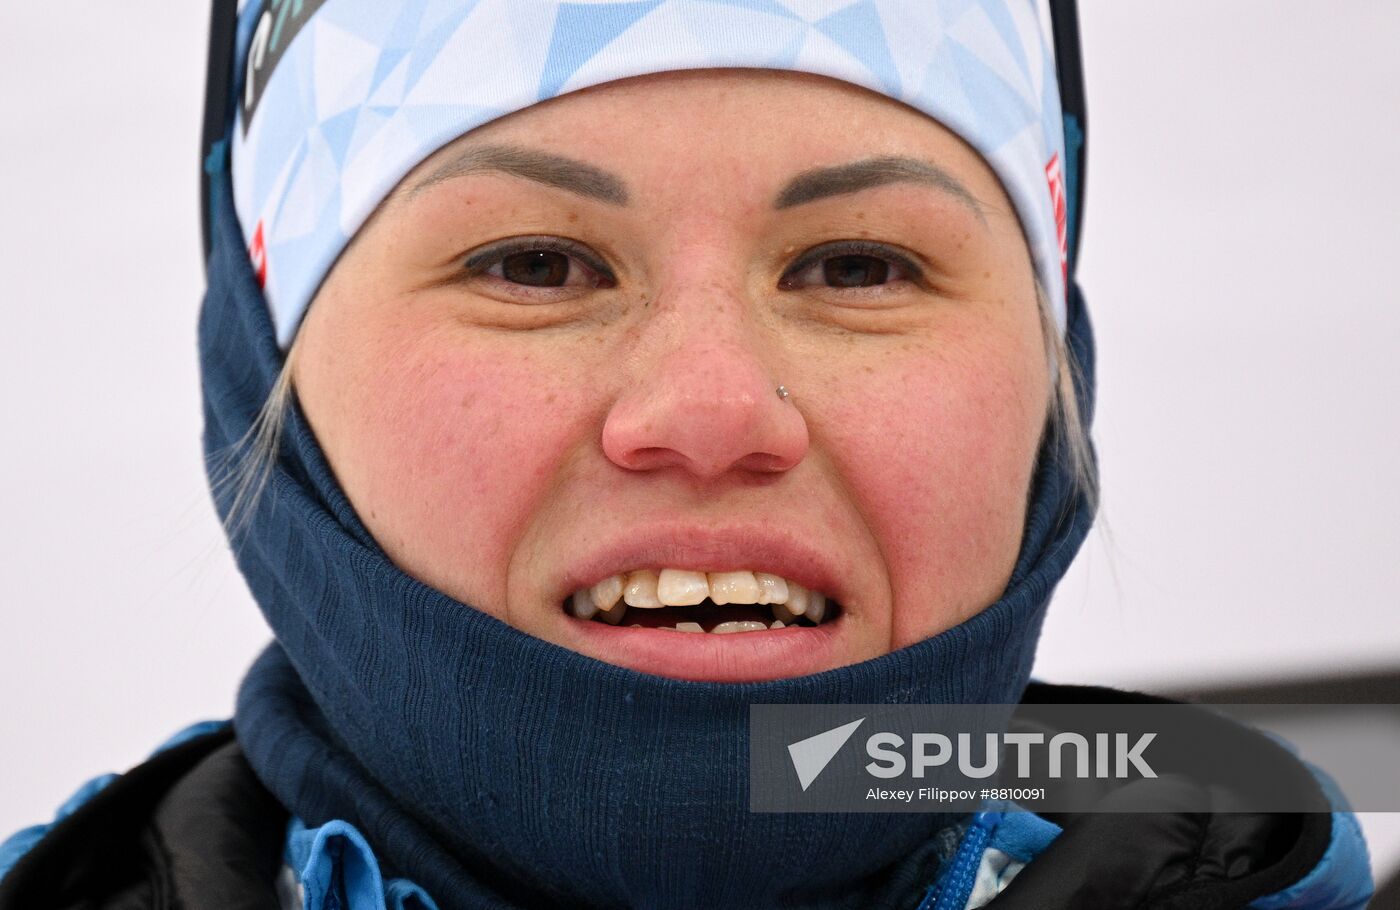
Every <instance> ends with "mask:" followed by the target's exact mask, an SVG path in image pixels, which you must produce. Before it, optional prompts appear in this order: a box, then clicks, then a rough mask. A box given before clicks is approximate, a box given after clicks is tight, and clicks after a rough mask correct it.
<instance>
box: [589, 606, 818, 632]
mask: <svg viewBox="0 0 1400 910" xmlns="http://www.w3.org/2000/svg"><path fill="white" fill-rule="evenodd" d="M827 606H828V609H826V610H824V611H823V612H824V615H822V616H821V617H820V620H819V621H818V622H813V621H812V619H811V617H808V616H805V615H802V616H794V615H793V614H792V613H791V612H789V611H788V610H787V609H786V607H785V605H783V604H772V605H770V606H768V607H767V608H766V609H765V607H763V606H762V605H759V604H752V605H750V604H734V605H731V606H727V607H720V606H717V605H716V604H714V603H713V602H712V601H710V600H708V599H707V600H705V601H703V602H702V603H701V604H699V605H696V606H694V607H659V608H651V609H648V608H644V607H637V608H633V609H629V608H628V605H627V604H626V603H624V602H623V601H620V600H619V601H618V602H617V603H616V604H614V605H613V607H612V609H610V610H598V611H597V612H596V613H593V614H592V615H591V616H590V617H589V618H590V619H591V620H593V621H595V622H602V623H607V624H608V625H612V626H617V625H624V622H623V619H624V617H626V618H627V619H632V620H635V619H637V618H638V615H639V614H640V615H641V616H646V617H648V618H656V619H660V618H661V617H660V616H659V615H657V614H658V610H671V611H673V613H674V612H679V613H680V614H681V616H682V617H684V618H682V619H681V620H680V621H678V622H676V623H675V624H674V625H662V624H657V625H648V624H643V623H639V622H628V623H625V625H627V626H628V627H630V628H653V629H663V630H666V631H668V632H689V633H695V632H699V633H702V634H710V635H729V634H734V633H739V632H765V631H776V630H778V629H785V628H794V627H801V628H808V629H811V628H815V627H816V626H818V625H821V624H822V623H824V622H826V621H828V620H830V619H832V618H833V617H834V616H835V615H837V614H838V613H839V606H838V605H837V604H836V603H835V602H834V601H828V602H827ZM750 607H751V608H752V609H751V610H750V616H752V615H753V614H754V613H757V612H759V611H763V612H771V616H772V618H771V620H768V621H759V620H757V619H753V618H750V619H727V620H725V619H721V620H720V621H717V622H716V621H715V620H716V619H717V618H718V617H715V616H713V615H709V616H707V615H703V614H713V613H716V612H729V613H730V615H733V613H732V612H730V611H731V610H732V609H746V608H750ZM565 612H566V613H570V615H573V616H574V617H575V618H579V619H582V618H583V617H582V616H578V615H577V614H576V613H571V612H570V611H569V608H568V602H567V601H566V602H565ZM697 613H699V614H702V615H699V616H697V615H696V614H697ZM741 615H742V614H741ZM667 618H668V619H669V618H670V617H669V616H667ZM696 619H705V620H706V622H705V623H704V624H702V623H700V622H697V621H696ZM707 625H708V626H709V629H708V631H707V630H706V626H707Z"/></svg>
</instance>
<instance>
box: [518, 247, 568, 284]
mask: <svg viewBox="0 0 1400 910" xmlns="http://www.w3.org/2000/svg"><path fill="white" fill-rule="evenodd" d="M501 275H502V276H503V277H504V278H505V279H506V280H507V281H513V282H515V283H516V284H524V285H529V286H531V287H537V288H551V287H553V288H557V287H562V286H563V284H564V282H566V281H567V280H568V279H569V257H568V256H566V255H564V254H563V253H556V252H553V251H552V250H529V251H527V252H524V253H512V254H510V255H509V256H506V257H505V258H504V259H502V260H501Z"/></svg>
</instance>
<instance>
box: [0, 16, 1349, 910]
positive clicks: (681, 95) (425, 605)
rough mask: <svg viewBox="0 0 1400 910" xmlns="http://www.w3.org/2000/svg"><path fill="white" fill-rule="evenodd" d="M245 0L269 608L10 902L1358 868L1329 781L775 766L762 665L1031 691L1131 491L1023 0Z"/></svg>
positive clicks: (232, 488) (1055, 890)
mask: <svg viewBox="0 0 1400 910" xmlns="http://www.w3.org/2000/svg"><path fill="white" fill-rule="evenodd" d="M1060 6H1061V12H1060V18H1059V19H1058V20H1057V22H1058V25H1059V29H1060V32H1061V34H1062V40H1067V39H1063V36H1064V35H1065V34H1069V35H1072V33H1073V18H1072V15H1071V14H1072V7H1068V8H1066V7H1065V6H1064V5H1063V4H1061V5H1060ZM1066 17H1068V18H1066ZM216 21H217V20H216ZM1066 23H1068V24H1066ZM226 37H227V38H228V42H227V44H230V45H232V57H233V65H232V67H231V71H232V72H233V73H234V74H235V76H234V79H233V83H234V84H233V86H232V89H233V91H232V93H227V92H225V91H223V88H224V86H222V84H221V83H220V82H219V80H218V79H217V78H215V79H214V80H213V86H214V87H213V89H212V90H211V101H212V103H211V110H212V111H213V112H214V114H213V116H212V118H211V123H212V124H213V127H212V129H211V132H210V136H209V140H210V145H209V149H208V152H209V153H208V155H207V157H206V170H207V173H208V181H209V187H208V190H209V199H208V202H209V223H208V229H209V232H210V237H209V240H210V243H209V252H210V257H209V262H208V277H209V292H208V295H207V297H206V299H205V303H204V308H203V311H202V314H201V323H200V352H201V365H202V369H203V375H204V382H205V385H204V396H205V407H206V421H207V422H206V438H205V444H206V448H207V451H208V454H209V457H210V479H211V483H212V485H213V488H214V493H215V500H216V504H217V506H218V508H219V510H220V513H221V515H222V516H223V518H224V520H225V523H226V527H227V529H228V532H229V536H230V539H231V542H232V543H233V546H234V550H235V553H236V556H237V558H238V561H239V567H240V569H241V570H242V571H243V573H244V575H245V577H246V578H247V580H248V583H249V587H250V589H251V590H252V592H253V594H254V596H255V598H256V599H257V601H258V603H259V605H260V606H261V608H262V609H263V611H264V613H265V615H266V617H267V619H268V621H269V623H270V625H271V626H272V628H273V630H274V632H275V634H276V637H277V640H276V642H275V643H274V644H272V645H271V646H270V647H269V648H268V650H267V651H266V652H265V654H264V655H263V656H262V657H261V658H260V659H259V660H258V662H257V664H256V665H255V666H254V667H253V669H252V670H251V671H250V673H249V675H248V677H247V679H246V681H245V682H244V685H243V688H242V690H241V692H240V695H239V702H238V708H237V713H236V716H235V718H234V723H233V726H232V730H230V729H229V728H227V727H219V728H217V729H213V730H210V729H200V730H198V731H195V732H194V733H193V734H192V735H191V736H189V737H186V738H184V739H183V740H182V742H181V743H180V744H178V745H175V746H174V747H172V748H170V749H167V750H165V751H163V752H162V753H160V754H159V755H158V756H157V757H156V758H155V759H154V760H153V761H152V762H151V763H150V764H148V765H145V766H142V768H140V769H138V770H137V771H135V772H132V774H129V775H127V776H125V777H123V778H121V779H120V780H119V781H117V782H116V783H112V784H110V785H109V786H108V787H107V788H106V789H105V790H104V791H103V792H102V793H101V794H100V795H99V796H97V797H95V798H93V799H92V800H91V801H90V802H88V803H87V804H86V805H85V806H84V807H83V808H82V809H81V810H79V811H78V812H77V814H75V815H74V816H72V818H71V819H69V820H68V821H66V822H64V823H63V824H61V825H59V826H58V827H57V828H56V829H55V831H54V832H52V833H49V834H47V835H46V836H44V837H43V839H42V840H39V841H38V844H39V845H38V847H35V848H34V849H33V850H32V851H30V852H29V853H28V855H27V856H26V857H25V859H24V860H22V861H20V865H18V866H16V867H15V869H14V872H13V874H12V875H10V876H8V877H7V879H6V880H5V881H4V882H3V883H0V907H5V908H8V907H9V906H26V907H29V906H37V904H35V903H32V902H30V901H31V899H32V898H34V897H35V895H39V894H46V895H47V894H48V893H51V892H52V891H54V890H55V889H56V890H58V891H61V892H62V898H63V899H64V900H67V901H68V902H69V904H64V905H65V906H66V905H73V906H77V905H80V904H79V902H80V901H83V900H87V899H89V898H92V897H93V896H94V895H95V896H98V897H99V898H100V899H101V900H103V901H107V903H105V904H103V905H104V906H107V905H111V906H115V905H116V904H117V903H118V902H119V901H124V902H125V903H122V905H123V906H136V905H139V906H147V905H150V906H159V905H161V904H159V901H160V900H162V899H163V896H164V895H168V894H175V895H177V897H178V902H179V903H181V905H182V906H190V907H203V906H211V905H212V904H211V901H218V900H222V901H225V903H224V904H221V906H232V905H234V903H235V902H238V903H239V905H244V904H246V905H250V906H251V905H258V906H263V905H269V904H271V905H276V904H278V903H280V904H281V905H282V906H285V907H302V908H306V910H330V908H346V907H348V908H351V910H362V908H382V907H386V906H387V907H395V908H399V910H407V908H419V910H422V908H434V907H440V908H444V910H449V908H468V907H473V908H474V907H483V906H489V907H539V906H569V907H574V906H597V907H604V906H608V907H615V906H635V907H717V906H723V907H769V906H785V907H847V906H862V907H908V908H913V907H916V906H917V907H921V908H936V910H945V908H964V907H974V906H982V905H984V904H987V903H990V902H995V903H996V905H997V906H998V907H1007V908H1010V910H1015V908H1017V907H1032V906H1033V907H1041V908H1044V907H1058V906H1075V907H1082V906H1144V907H1147V906H1160V907H1165V906H1185V904H1182V903H1181V902H1180V901H1181V900H1183V899H1185V900H1188V901H1189V900H1194V899H1197V898H1199V899H1200V900H1201V901H1204V903H1200V904H1193V905H1199V906H1221V907H1224V906H1244V905H1245V903H1246V902H1250V901H1254V900H1256V899H1261V898H1262V899H1266V900H1275V903H1273V904H1262V905H1259V906H1274V907H1283V906H1290V907H1297V908H1302V907H1311V908H1324V907H1335V908H1341V907H1350V906H1354V905H1355V903H1354V898H1355V897H1356V895H1357V894H1360V893H1361V892H1362V891H1364V889H1365V887H1366V886H1367V884H1368V882H1367V880H1366V877H1365V876H1364V875H1362V874H1361V873H1359V872H1358V871H1357V869H1358V866H1357V863H1358V862H1360V863H1364V854H1359V853H1358V851H1361V850H1364V848H1362V847H1361V845H1360V842H1359V839H1358V838H1357V837H1356V835H1355V833H1354V823H1351V822H1349V821H1348V820H1349V818H1350V816H1349V815H1347V814H1346V813H1343V812H1338V813H1336V815H1335V819H1336V821H1335V822H1334V820H1333V819H1334V816H1333V815H1332V814H1330V813H1328V812H1324V811H1315V812H1313V813H1310V814H1306V815H1281V816H1278V817H1269V816H1250V817H1246V818H1245V820H1243V821H1240V822H1238V823H1237V824H1224V825H1222V824H1217V823H1216V822H1215V821H1214V816H1212V815H1211V814H1209V813H1200V812H1195V813H1190V812H1186V811H1171V812H1166V813H1159V814H1157V815H1154V816H1151V817H1149V818H1148V820H1146V821H1143V820H1137V821H1135V822H1133V824H1130V825H1128V826H1127V827H1126V828H1124V826H1123V825H1122V824H1121V823H1120V822H1119V821H1117V820H1115V821H1113V822H1112V823H1111V824H1109V823H1103V822H1096V821H1095V820H1094V818H1093V817H1092V816H1086V819H1087V820H1085V819H1081V820H1079V821H1078V822H1076V821H1075V820H1074V819H1070V818H1065V817H1061V818H1059V819H1058V821H1057V820H1052V819H1050V818H1048V817H1041V816H1037V815H1033V814H1030V813H1027V812H1010V811H1007V812H1006V813H1005V814H1004V815H1003V813H1002V811H1001V809H1003V808H1008V807H1005V806H1001V804H991V803H989V804H988V805H986V806H984V807H983V808H984V810H985V811H982V812H980V813H978V814H977V815H976V816H975V817H974V816H972V815H969V814H968V813H964V812H958V811H954V810H952V809H948V810H947V811H936V812H923V813H906V812H899V813H888V814H884V813H871V814H864V813H860V814H840V813H831V812H790V813H783V812H756V811H751V810H750V805H751V802H750V797H751V796H752V794H751V793H750V792H749V788H750V780H749V776H748V770H749V761H750V753H749V751H748V749H749V746H750V741H749V734H750V729H751V728H750V723H751V715H750V708H751V707H752V706H755V705H807V704H830V703H845V704H857V705H859V704H867V705H874V704H881V705H919V704H973V705H997V704H1013V703H1015V702H1017V701H1019V700H1021V699H1022V698H1023V697H1027V683H1028V676H1029V671H1030V664H1031V660H1032V657H1033V654H1034V649H1035V641H1036V637H1037V635H1038V632H1039V629H1040V625H1041V622H1042V620H1043V617H1044V611H1045V608H1046V606H1047V603H1048V601H1049V597H1050V594H1051V592H1052V591H1053V589H1054V587H1055V584H1056V583H1057V582H1058V581H1059V579H1060V578H1061V576H1062V575H1063V573H1064V571H1065V568H1066V566H1067V565H1068V563H1069V560H1070V559H1071V558H1072V557H1073V554H1074V552H1075V551H1076V549H1077V548H1078V546H1079V545H1080V543H1081V541H1082V540H1083V538H1084V535H1085V533H1086V532H1087V530H1088V527H1089V524H1090V522H1091V520H1092V513H1093V506H1094V495H1093V494H1094V487H1093V468H1092V459H1091V457H1090V455H1089V450H1088V443H1087V431H1088V419H1089V408H1088V404H1089V402H1090V401H1091V400H1092V387H1093V386H1092V383H1093V379H1092V376H1093V374H1092V367H1093V361H1092V352H1093V345H1092V335H1091V332H1090V329H1089V324H1088V321H1087V317H1086V315H1085V312H1084V304H1083V300H1082V298H1081V297H1080V295H1079V294H1078V291H1077V289H1075V288H1074V287H1073V285H1072V282H1071V281H1070V280H1069V279H1070V278H1071V276H1072V265H1071V261H1070V258H1071V257H1070V253H1071V246H1070V238H1071V237H1072V236H1073V229H1072V227H1071V222H1072V221H1073V213H1071V212H1070V211H1069V210H1068V205H1069V201H1070V200H1073V199H1075V198H1076V194H1075V193H1074V192H1073V188H1074V186H1076V185H1077V181H1078V180H1079V179H1080V177H1081V175H1082V170H1081V169H1080V167H1079V164H1080V159H1079V156H1078V154H1077V152H1078V143H1079V141H1080V139H1081V138H1082V133H1081V132H1080V130H1081V129H1082V120H1081V119H1079V116H1078V115H1079V113H1080V112H1079V110H1078V108H1077V107H1074V106H1073V105H1071V108H1070V110H1069V111H1068V112H1067V113H1068V117H1066V116H1065V114H1066V112H1065V111H1062V109H1061V98H1060V95H1061V91H1060V87H1059V84H1058V82H1057V78H1056V71H1055V60H1054V58H1053V57H1052V56H1051V53H1050V47H1049V41H1048V40H1047V38H1046V35H1045V32H1044V29H1043V23H1042V22H1041V21H1040V20H1039V18H1038V16H1037V13H1036V4H1034V3H1031V2H1017V3H1003V2H1000V0H998V2H971V3H969V2H966V0H960V2H951V0H950V2H936V3H930V2H928V0H917V2H914V0H910V2H904V3H901V2H881V3H878V4H871V3H866V2H859V3H835V4H832V3H820V4H818V3H800V2H791V3H772V2H767V0H753V2H747V0H739V2H723V3H701V4H696V3H692V2H688V0H671V2H648V3H608V2H598V3H588V4H576V3H562V4H555V3H535V4H522V3H518V2H516V0H508V2H507V0H497V2H492V0H482V2H480V3H476V4H461V5H460V6H458V5H452V4H431V3H405V4H392V5H384V4H374V3H370V2H368V0H326V2H324V3H306V4H300V3H297V4H293V3H290V2H285V3H282V2H277V0H272V2H269V3H268V4H266V5H262V4H258V3H248V4H246V5H245V6H244V9H243V11H242V13H241V16H240V18H239V20H238V28H237V36H236V39H235V37H234V36H233V35H228V36H226ZM501 42H505V44H508V45H509V46H508V47H507V46H500V45H501ZM214 46H215V49H216V53H215V55H214V58H213V59H214V61H215V64H214V67H213V68H214V71H215V72H216V73H217V72H218V71H219V66H218V61H219V59H220V57H219V54H218V53H217V51H219V49H220V48H223V51H224V52H228V51H229V49H230V48H229V47H228V46H226V45H225V44H221V43H220V40H219V33H218V32H217V31H216V33H215V43H214ZM1064 47H1065V52H1066V53H1069V52H1070V51H1069V49H1070V48H1072V45H1070V44H1065V45H1064ZM484 48H485V49H486V50H483V49H484ZM1065 59H1066V58H1063V57H1062V59H1061V63H1062V66H1064V65H1065ZM240 79H241V81H240ZM1071 82H1073V80H1071ZM1075 91H1076V89H1075V88H1074V86H1073V84H1071V86H1070V87H1069V89H1068V94H1067V97H1069V98H1070V99H1071V101H1072V100H1073V96H1074V94H1075ZM225 95H227V96H228V97H230V98H234V99H237V103H236V108H237V110H235V111H232V112H229V113H228V114H227V115H222V114H221V113H220V112H221V111H223V106H222V102H223V100H224V98H225ZM1067 135H1068V136H1069V138H1070V143H1069V147H1068V148H1067V147H1066V136H1067ZM1067 171H1068V174H1069V177H1070V184H1071V185H1070V187H1068V188H1067V187H1066V181H1065V177H1066V172H1067ZM1075 694H1078V696H1079V697H1081V698H1091V699H1094V698H1097V699H1105V700H1111V701H1112V700H1119V699H1121V698H1123V697H1125V696H1123V695H1122V694H1121V693H1104V692H1100V691H1097V690H1094V691H1093V692H1091V693H1085V692H1078V693H1075ZM1032 697H1033V698H1040V699H1048V700H1056V699H1067V698H1069V697H1070V695H1069V694H1067V693H1059V694H1056V692H1055V691H1054V690H1053V687H1040V688H1039V689H1038V690H1037V691H1036V694H1034V695H1033V696H1032ZM1269 748H1273V749H1274V751H1276V752H1280V756H1278V757H1274V758H1273V759H1271V760H1273V761H1275V762H1278V763H1281V764H1283V765H1285V766H1286V767H1287V768H1288V769H1289V770H1290V772H1291V773H1293V774H1294V776H1295V777H1296V778H1302V779H1305V780H1306V781H1307V783H1306V785H1305V789H1306V790H1307V792H1308V794H1310V795H1312V796H1315V797H1316V798H1317V802H1316V805H1321V806H1324V807H1325V806H1326V805H1327V804H1326V802H1325V797H1324V796H1323V792H1322V788H1321V785H1320V784H1318V783H1316V782H1315V781H1313V779H1312V778H1311V777H1310V776H1308V775H1307V773H1306V772H1305V771H1304V770H1303V769H1302V767H1301V765H1300V764H1299V763H1298V762H1297V761H1296V760H1295V759H1292V758H1291V757H1288V756H1284V755H1282V754H1281V750H1278V749H1277V747H1272V746H1271V747H1269ZM1269 754H1270V755H1272V754H1273V753H1269ZM793 755H794V759H793V760H794V762H796V761H797V758H796V755H797V753H795V752H794V753H793ZM810 780H811V778H808V779H807V780H806V781H805V782H804V783H803V788H804V790H805V788H806V784H807V783H809V782H810ZM211 806H212V807H216V808H214V809H211V808H210V807H211ZM1179 808H1180V807H1179V806H1177V805H1176V804H1173V806H1172V809H1173V810H1176V809H1179ZM1115 818H1116V817H1115ZM1164 820H1165V822H1164ZM1060 822H1063V823H1064V824H1063V825H1061V824H1060ZM94 832H98V833H94ZM128 835H129V836H128ZM1106 840H1109V841H1112V842H1113V843H1115V844H1121V843H1128V842H1133V843H1136V844H1140V845H1141V847H1140V849H1137V850H1135V851H1134V852H1132V853H1131V854H1130V855H1128V856H1127V857H1113V859H1112V861H1102V862H1101V861H1100V858H1101V857H1100V853H1101V852H1102V851H1101V848H1102V844H1103V843H1104V842H1105V841H1106ZM1052 842H1053V844H1052ZM113 843H119V844H120V845H121V848H120V850H115V851H114V850H112V849H109V848H110V846H111V844H113ZM32 844H33V841H32V840H31V841H25V842H22V843H20V848H19V849H16V848H13V847H12V848H11V852H12V853H15V854H17V853H19V852H21V851H22V850H28V849H29V847H31V846H32ZM152 845H154V846H152ZM1324 855H1326V856H1328V857H1331V859H1330V860H1328V862H1330V863H1331V866H1330V867H1327V868H1330V869H1331V870H1334V871H1332V872H1330V873H1329V874H1328V875H1322V874H1321V873H1319V872H1318V871H1317V870H1319V869H1323V868H1324V867H1325V866H1326V863H1324V862H1323V857H1324ZM1358 856H1362V857H1363V858H1362V859H1358ZM1183 857H1184V858H1183ZM1339 857H1340V859H1339ZM66 867H67V868H66ZM3 868H4V866H3V865H0V870H2V869H3ZM55 868H66V871H65V874H64V875H63V876H57V875H55V874H54V873H53V870H54V869H55ZM73 868H76V869H77V870H78V871H77V872H73V871H72V869H73ZM1125 868H1126V869H1129V870H1131V871H1132V873H1133V874H1127V873H1126V872H1125ZM1023 869H1030V870H1031V871H1030V872H1027V873H1026V874H1024V875H1022V874H1021V872H1022V870H1023ZM1335 870H1341V871H1340V872H1337V871H1335ZM1329 876H1330V877H1329ZM1339 878H1340V879H1342V880H1343V884H1342V886H1341V887H1337V886H1336V882H1337V879H1339ZM60 879H61V881H60ZM1013 879H1015V881H1014V882H1013ZM1314 879H1317V880H1316V881H1314ZM1299 888H1303V890H1302V891H1300V890H1299ZM46 889H47V890H46ZM279 889H280V893H278V892H279ZM1290 889H1291V890H1290ZM1271 894H1274V895H1280V894H1281V896H1280V897H1277V898H1269V897H1268V895H1271ZM210 895H213V896H215V897H213V898H211V897H210ZM229 895H234V896H236V897H234V898H230V897H228V896H229ZM1183 895H1184V897H1183ZM1363 899H1364V898H1363ZM1279 901H1287V902H1288V903H1280V902H1279ZM81 905H82V906H88V904H81Z"/></svg>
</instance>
